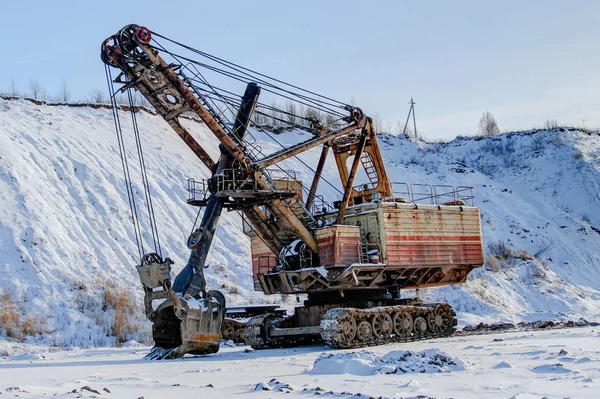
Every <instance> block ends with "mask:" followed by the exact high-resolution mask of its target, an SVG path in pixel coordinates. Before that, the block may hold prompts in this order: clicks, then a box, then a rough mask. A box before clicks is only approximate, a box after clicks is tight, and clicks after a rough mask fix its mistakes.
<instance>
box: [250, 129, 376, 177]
mask: <svg viewBox="0 0 600 399" xmlns="http://www.w3.org/2000/svg"><path fill="white" fill-rule="evenodd" d="M363 124H364V122H358V123H353V124H352V125H350V126H347V127H345V128H343V129H340V130H336V131H333V132H330V133H327V134H325V135H323V136H319V137H316V138H314V139H310V140H306V141H303V142H302V143H298V144H295V145H293V146H291V147H288V148H285V149H283V150H280V151H277V152H275V153H273V154H271V155H268V156H267V157H265V158H263V159H261V160H258V161H256V162H255V163H254V164H255V165H256V166H257V167H258V168H259V169H263V168H266V167H268V166H271V165H274V164H276V163H278V162H281V161H284V160H286V159H288V158H291V157H293V156H294V155H298V154H300V153H301V152H304V151H307V150H310V149H311V148H314V147H317V146H319V145H321V144H324V143H326V142H328V141H330V140H332V139H334V138H336V137H340V136H343V135H345V134H348V133H351V132H353V131H355V130H356V129H360V128H361V127H362V126H363Z"/></svg>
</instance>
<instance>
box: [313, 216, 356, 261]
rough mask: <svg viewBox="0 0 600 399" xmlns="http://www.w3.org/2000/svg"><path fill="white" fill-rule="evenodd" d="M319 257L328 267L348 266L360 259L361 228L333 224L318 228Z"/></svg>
mask: <svg viewBox="0 0 600 399" xmlns="http://www.w3.org/2000/svg"><path fill="white" fill-rule="evenodd" d="M317 242H318V244H319V259H320V260H321V265H323V266H326V267H332V266H347V265H350V264H353V263H358V262H359V259H360V256H359V255H360V254H359V246H360V228H359V227H358V226H347V225H333V226H329V227H325V228H323V229H319V230H317Z"/></svg>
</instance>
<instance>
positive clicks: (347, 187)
mask: <svg viewBox="0 0 600 399" xmlns="http://www.w3.org/2000/svg"><path fill="white" fill-rule="evenodd" d="M371 123H372V122H371V120H370V119H369V120H368V121H367V126H366V127H365V129H364V131H363V133H362V136H361V138H360V141H359V143H358V147H357V148H356V154H355V155H354V161H353V162H352V168H351V169H350V173H349V174H348V180H347V181H346V183H345V190H344V197H343V198H342V203H341V205H340V210H339V212H338V218H337V223H338V224H341V223H342V221H343V220H344V214H345V213H346V208H347V207H348V201H350V195H351V194H352V191H353V189H352V186H353V185H354V178H355V177H356V171H357V170H358V165H359V164H360V156H361V154H362V152H363V150H364V148H365V144H366V143H367V137H369V136H368V133H367V131H368V129H369V128H370V126H371Z"/></svg>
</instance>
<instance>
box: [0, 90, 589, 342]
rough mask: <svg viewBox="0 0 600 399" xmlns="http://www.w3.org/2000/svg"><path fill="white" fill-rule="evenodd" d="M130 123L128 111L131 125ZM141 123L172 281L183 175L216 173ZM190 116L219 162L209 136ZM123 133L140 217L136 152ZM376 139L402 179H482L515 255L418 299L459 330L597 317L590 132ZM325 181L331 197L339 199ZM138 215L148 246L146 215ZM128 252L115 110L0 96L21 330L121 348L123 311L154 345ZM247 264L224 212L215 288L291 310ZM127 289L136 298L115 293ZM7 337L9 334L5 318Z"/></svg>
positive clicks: (289, 136)
mask: <svg viewBox="0 0 600 399" xmlns="http://www.w3.org/2000/svg"><path fill="white" fill-rule="evenodd" d="M128 118H130V116H129V114H128V113H125V112H122V113H121V120H122V122H123V123H124V126H127V125H126V123H125V122H126V121H128V120H130V119H128ZM137 120H138V123H139V127H140V131H141V135H142V140H143V147H144V152H145V159H146V164H147V167H148V177H149V181H150V185H151V191H152V194H153V201H154V208H155V211H156V218H157V222H158V229H159V232H160V238H161V244H162V248H163V253H164V254H165V256H169V257H170V258H171V259H173V260H174V261H175V265H174V271H175V272H177V271H178V270H179V269H180V268H181V267H182V266H183V265H184V264H185V262H186V260H187V256H188V250H187V247H186V246H185V242H186V239H187V236H188V234H189V232H190V230H191V229H192V225H193V222H194V219H195V217H196V209H194V208H192V207H190V206H188V205H186V203H185V200H186V198H187V192H186V190H185V187H186V179H187V178H190V177H193V178H196V179H200V178H202V177H207V171H206V169H205V168H204V167H203V166H202V165H201V163H200V162H199V161H198V160H197V159H196V158H195V157H194V155H193V154H192V153H191V152H190V150H189V149H188V148H187V147H186V145H185V144H184V143H183V142H182V141H181V139H179V138H178V137H177V135H176V134H174V133H173V131H172V130H171V129H170V128H169V126H168V125H167V124H166V123H165V122H164V121H163V120H162V119H161V118H160V117H158V116H154V115H151V114H148V113H146V112H140V113H138V116H137ZM184 123H185V124H186V126H188V127H189V129H190V130H191V131H192V133H193V134H194V136H195V137H196V138H197V139H198V140H199V141H200V142H201V143H203V144H204V146H205V148H206V149H207V151H209V152H210V153H211V154H212V155H213V156H214V157H216V155H217V152H218V150H217V145H216V144H217V143H216V142H215V139H214V138H213V137H212V135H211V134H210V132H208V130H207V129H206V128H205V127H204V126H203V125H201V124H198V123H195V122H192V121H187V120H186V121H184ZM127 133H130V132H129V131H126V136H127V138H126V144H127V146H128V154H129V157H130V163H131V167H132V170H133V177H134V180H135V181H136V182H137V183H136V184H135V185H134V188H135V190H136V194H137V198H138V201H139V202H140V203H141V209H143V208H144V205H145V204H144V203H143V201H142V199H141V198H142V195H141V194H142V192H143V189H142V187H141V186H140V185H139V182H140V180H139V178H137V177H138V176H139V168H138V167H137V164H136V162H135V155H134V148H135V147H134V144H133V138H132V137H131V134H127ZM254 136H255V139H256V142H257V144H259V145H260V146H261V147H262V148H263V150H264V151H265V152H267V153H269V152H271V151H275V150H277V149H279V147H278V146H277V145H276V144H274V143H273V142H269V141H268V140H267V137H266V136H265V134H264V133H259V132H254ZM276 138H277V140H278V141H280V142H281V143H282V144H284V145H287V144H291V143H295V142H298V141H299V140H304V139H307V138H308V136H306V135H303V134H302V133H299V132H287V133H283V134H280V135H277V136H276ZM380 141H381V146H382V152H383V155H384V158H385V160H386V163H387V164H388V173H389V175H390V176H391V178H392V180H393V181H397V182H406V183H409V184H412V183H428V184H450V185H453V186H459V185H467V186H474V187H475V195H476V200H475V204H476V205H477V206H479V207H480V208H481V212H482V222H483V234H484V240H485V243H486V244H488V243H497V242H498V241H502V242H504V243H505V244H506V245H507V246H508V247H510V248H511V250H512V251H513V252H514V253H515V254H517V255H518V257H517V258H515V259H512V260H510V261H505V262H499V263H498V264H496V265H495V266H494V265H490V266H486V267H484V268H482V269H478V270H476V271H475V272H473V273H472V275H471V278H470V279H469V281H468V283H467V284H465V285H463V286H453V287H445V288H440V289H430V290H421V295H422V296H423V297H424V299H429V300H432V301H447V302H449V303H450V304H451V305H452V306H453V307H454V308H455V309H456V310H457V311H458V316H459V321H460V324H462V325H464V324H470V323H476V322H479V321H486V322H494V321H509V322H518V321H521V320H526V321H531V320H538V319H557V318H560V319H578V318H580V317H583V318H588V319H597V318H598V315H599V314H600V212H598V210H599V209H600V136H599V135H598V134H597V133H593V134H588V133H585V132H580V131H575V130H573V131H568V130H552V131H527V132H520V133H514V134H503V135H500V136H497V137H492V138H482V137H477V138H459V139H456V140H454V141H452V142H450V143H425V142H421V141H419V142H415V141H411V140H407V139H406V138H402V137H395V136H390V135H381V136H380ZM317 158H318V149H313V150H311V151H308V152H306V153H304V154H302V156H301V159H302V160H303V161H304V162H306V163H307V164H309V165H313V166H314V165H315V163H316V160H317ZM328 162H329V163H328V165H327V169H326V171H325V173H324V178H325V179H326V180H328V181H330V182H332V183H333V184H334V185H337V186H338V187H339V178H338V176H337V171H336V169H335V166H334V162H333V159H329V160H328ZM284 167H285V168H288V169H292V170H294V171H295V172H296V173H297V175H298V177H299V178H301V179H303V180H304V181H305V182H310V180H311V179H312V173H311V172H310V170H309V169H308V168H307V167H306V166H304V165H303V164H301V163H300V162H299V161H297V160H293V159H292V160H289V161H287V162H285V163H284ZM321 186H322V189H323V192H322V194H324V195H325V196H326V197H328V198H333V197H337V196H339V194H338V193H337V192H336V190H335V189H334V188H332V187H330V186H328V185H327V184H325V183H323V184H322V185H321ZM140 219H141V223H142V227H143V230H144V244H145V248H146V249H148V248H150V242H151V237H150V230H149V228H148V222H147V218H146V217H144V216H143V215H142V217H141V218H140ZM544 247H548V248H547V249H546V250H545V251H542V252H543V253H541V254H538V255H537V256H533V255H535V254H536V253H537V252H540V251H541V250H542V249H543V248H544ZM135 248H136V247H135V238H134V235H133V229H132V226H131V219H130V212H129V207H128V201H127V194H126V191H125V186H124V182H123V173H122V169H121V162H120V158H119V151H118V146H117V140H116V137H115V133H114V124H113V119H112V111H111V110H109V109H103V108H100V109H93V108H89V107H80V108H72V107H67V106H47V105H36V104H33V103H31V102H29V101H25V100H16V101H15V100H11V101H8V100H1V99H0V295H3V299H5V297H6V295H7V294H8V295H9V296H10V299H11V303H12V304H11V306H10V309H9V307H7V306H6V305H3V307H2V308H1V309H0V312H3V313H2V314H9V315H12V316H14V315H15V314H16V315H17V316H16V317H17V318H18V319H19V320H18V323H20V324H19V327H20V328H24V326H25V325H26V326H28V328H27V331H29V333H28V334H26V335H27V336H26V337H25V340H26V341H27V342H28V343H31V344H39V345H54V346H59V347H70V346H84V347H97V346H106V345H112V344H115V343H116V341H117V339H116V338H115V337H114V335H118V334H117V333H118V331H121V330H123V322H122V318H123V317H125V318H126V319H127V320H128V322H127V323H125V326H129V327H131V328H129V329H125V330H124V331H121V332H122V334H121V337H120V339H121V340H123V339H125V340H128V339H135V340H137V341H140V342H143V341H146V342H147V341H148V339H149V335H148V323H147V322H145V321H144V319H143V316H142V313H141V306H140V305H139V303H140V299H141V296H142V292H141V289H140V285H139V282H138V278H137V273H136V271H135V269H134V265H135V263H136V260H135V259H136V257H137V255H136V249H135ZM486 252H488V253H489V250H488V248H487V245H486ZM249 260H250V248H249V242H248V239H247V238H246V237H245V236H243V235H242V234H241V219H240V217H239V216H238V215H237V214H236V213H225V214H224V216H223V217H222V219H221V226H220V228H219V230H218V231H217V237H216V239H215V244H214V247H213V249H212V250H211V253H210V254H209V258H208V263H209V264H210V268H208V269H207V272H206V273H207V278H208V284H209V286H210V287H211V288H213V289H220V290H222V291H223V292H224V294H225V295H226V297H227V300H228V302H229V303H230V304H242V303H259V302H270V303H281V302H283V301H289V302H288V303H289V304H290V305H292V304H293V303H295V300H294V298H287V299H286V298H282V297H281V296H273V297H265V296H263V295H262V294H260V293H257V292H255V291H253V290H252V281H251V273H250V261H249ZM124 293H126V294H128V295H129V297H130V298H125V299H127V300H121V299H123V294H124ZM406 295H411V293H406ZM135 301H137V303H138V304H135V303H134V302H135ZM3 303H4V304H5V303H6V301H4V302H3ZM7 309H8V310H7ZM7 312H8V313H7ZM12 316H11V317H12ZM13 319H14V318H13ZM13 319H10V320H12V321H13V322H14V320H13ZM117 321H118V322H119V323H120V324H119V323H117ZM3 334H7V335H15V334H14V331H13V333H9V331H8V329H7V327H6V325H1V326H0V336H2V335H3ZM18 338H23V336H21V337H18ZM0 342H1V341H0ZM10 348H13V349H14V348H15V347H14V346H10ZM0 349H2V347H1V346H0ZM14 350H15V351H18V350H17V349H14Z"/></svg>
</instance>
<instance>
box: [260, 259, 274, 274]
mask: <svg viewBox="0 0 600 399" xmlns="http://www.w3.org/2000/svg"><path fill="white" fill-rule="evenodd" d="M278 264H279V259H277V257H276V256H270V255H262V256H259V257H258V267H257V269H258V270H257V272H258V273H259V274H268V273H270V272H271V270H273V269H274V268H275V266H277V265H278Z"/></svg>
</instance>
